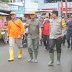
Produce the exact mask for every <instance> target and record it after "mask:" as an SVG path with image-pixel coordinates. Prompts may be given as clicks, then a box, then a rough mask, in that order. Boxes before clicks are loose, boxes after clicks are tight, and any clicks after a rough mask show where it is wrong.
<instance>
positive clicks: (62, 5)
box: [61, 0, 63, 17]
mask: <svg viewBox="0 0 72 72" xmlns="http://www.w3.org/2000/svg"><path fill="white" fill-rule="evenodd" d="M62 16H63V1H62V0H61V17H62Z"/></svg>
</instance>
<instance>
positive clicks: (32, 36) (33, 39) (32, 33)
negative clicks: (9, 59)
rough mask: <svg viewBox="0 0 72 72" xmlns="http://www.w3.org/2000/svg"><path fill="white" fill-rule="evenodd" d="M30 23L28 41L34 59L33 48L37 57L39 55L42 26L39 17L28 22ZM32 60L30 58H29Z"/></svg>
mask: <svg viewBox="0 0 72 72" xmlns="http://www.w3.org/2000/svg"><path fill="white" fill-rule="evenodd" d="M26 24H29V25H30V26H29V34H28V38H27V42H28V52H29V54H30V58H31V59H33V50H34V55H35V58H37V55H38V44H39V28H40V27H41V26H42V25H41V23H40V21H39V20H38V19H34V20H32V19H30V20H29V21H27V22H26ZM29 61H30V60H29Z"/></svg>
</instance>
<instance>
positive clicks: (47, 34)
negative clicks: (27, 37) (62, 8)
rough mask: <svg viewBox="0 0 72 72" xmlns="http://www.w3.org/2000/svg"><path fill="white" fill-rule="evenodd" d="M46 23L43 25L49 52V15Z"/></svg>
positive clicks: (44, 38)
mask: <svg viewBox="0 0 72 72" xmlns="http://www.w3.org/2000/svg"><path fill="white" fill-rule="evenodd" d="M44 20H45V22H44V23H43V42H44V45H45V49H47V50H49V34H50V32H49V27H50V22H49V15H45V19H44Z"/></svg>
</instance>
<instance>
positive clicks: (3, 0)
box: [0, 0, 10, 2]
mask: <svg viewBox="0 0 72 72" xmlns="http://www.w3.org/2000/svg"><path fill="white" fill-rule="evenodd" d="M0 1H2V2H9V1H10V0H0Z"/></svg>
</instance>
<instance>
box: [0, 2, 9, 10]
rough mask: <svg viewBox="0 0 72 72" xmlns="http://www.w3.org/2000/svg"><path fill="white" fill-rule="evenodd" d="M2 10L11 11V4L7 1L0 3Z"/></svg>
mask: <svg viewBox="0 0 72 72" xmlns="http://www.w3.org/2000/svg"><path fill="white" fill-rule="evenodd" d="M0 10H6V11H10V6H9V5H8V4H5V3H0Z"/></svg>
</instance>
